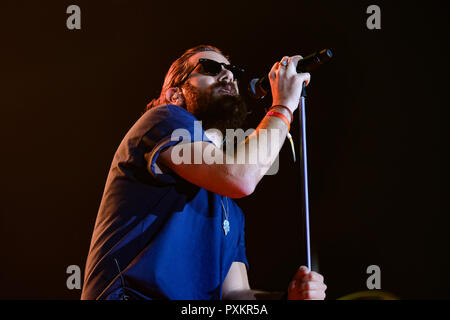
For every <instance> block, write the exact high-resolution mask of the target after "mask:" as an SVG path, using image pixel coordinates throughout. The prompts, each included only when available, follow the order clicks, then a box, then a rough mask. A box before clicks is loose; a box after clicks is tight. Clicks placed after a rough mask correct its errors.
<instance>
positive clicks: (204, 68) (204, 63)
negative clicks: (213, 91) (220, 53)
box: [179, 59, 245, 85]
mask: <svg viewBox="0 0 450 320" xmlns="http://www.w3.org/2000/svg"><path fill="white" fill-rule="evenodd" d="M199 65H200V66H201V68H200V70H199V73H201V74H205V75H208V76H217V75H218V74H219V73H221V72H222V66H223V67H224V68H225V69H227V70H229V71H231V73H232V74H233V78H234V80H239V79H240V78H241V76H242V74H243V73H244V72H245V70H244V69H242V68H239V67H237V66H233V65H231V64H226V63H220V62H217V61H214V60H210V59H199V60H198V62H197V64H196V65H195V66H194V67H193V68H192V70H191V71H190V72H189V73H188V74H187V75H186V76H185V77H184V78H183V80H181V81H180V83H179V85H182V84H183V83H184V82H185V81H186V80H187V79H188V78H189V76H190V75H191V73H192V72H193V71H194V70H195V69H196V68H197V67H198V66H199Z"/></svg>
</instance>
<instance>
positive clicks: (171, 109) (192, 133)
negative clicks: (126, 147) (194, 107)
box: [142, 105, 211, 183]
mask: <svg viewBox="0 0 450 320" xmlns="http://www.w3.org/2000/svg"><path fill="white" fill-rule="evenodd" d="M147 112H151V114H150V115H149V117H151V121H152V123H153V125H152V127H151V128H150V129H149V130H148V131H147V132H146V134H145V135H144V137H143V139H142V141H143V143H144V144H146V145H147V147H148V146H151V148H150V150H151V151H150V152H148V153H147V154H146V156H145V158H146V160H147V169H148V171H149V173H150V174H151V175H152V176H153V177H154V178H156V179H157V180H159V181H162V182H165V183H174V182H175V180H174V178H173V176H172V175H170V174H163V173H162V171H161V170H160V169H159V167H158V166H157V164H156V160H157V159H158V156H159V154H160V153H161V151H163V150H164V149H166V148H169V147H172V146H174V145H176V144H178V143H182V144H184V143H192V142H198V141H205V142H211V141H210V140H209V139H208V138H207V137H206V135H205V132H204V131H203V128H202V125H201V121H198V120H197V119H196V118H195V117H194V116H193V115H192V114H191V113H189V112H188V111H186V110H185V109H183V108H181V107H179V106H175V105H165V106H160V107H156V108H155V110H150V111H147ZM147 149H148V148H147Z"/></svg>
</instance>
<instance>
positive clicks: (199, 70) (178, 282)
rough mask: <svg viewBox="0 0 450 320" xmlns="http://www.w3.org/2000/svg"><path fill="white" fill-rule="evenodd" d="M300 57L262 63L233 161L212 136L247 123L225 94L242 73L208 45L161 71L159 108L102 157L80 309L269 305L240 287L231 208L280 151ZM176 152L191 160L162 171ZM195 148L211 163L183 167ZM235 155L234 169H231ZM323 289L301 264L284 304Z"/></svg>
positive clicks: (238, 227) (237, 234)
mask: <svg viewBox="0 0 450 320" xmlns="http://www.w3.org/2000/svg"><path fill="white" fill-rule="evenodd" d="M300 59H301V56H293V57H283V59H282V60H281V61H280V62H276V63H275V64H274V66H273V67H272V70H271V71H270V73H269V79H270V82H271V88H272V97H273V104H272V107H271V108H270V110H269V112H268V113H267V115H266V116H265V117H264V118H263V119H262V121H261V123H260V124H259V125H258V127H257V129H256V131H254V132H253V133H252V134H251V135H250V136H248V137H246V139H243V140H242V141H239V142H238V143H237V145H236V149H235V150H234V151H233V152H227V151H224V149H223V148H222V144H223V135H224V134H225V133H226V130H227V129H236V128H239V127H240V126H241V125H242V123H243V121H244V119H245V116H246V114H247V108H246V104H245V102H244V99H243V98H242V97H241V96H240V95H239V90H238V86H237V81H238V78H239V77H240V76H241V74H242V72H243V70H242V69H241V68H239V67H236V66H234V65H231V64H230V62H229V59H228V58H227V57H226V56H225V55H224V54H223V53H222V52H221V51H220V50H219V49H217V48H215V47H213V46H209V45H201V46H197V47H195V48H192V49H189V50H187V51H186V52H185V53H184V54H183V55H182V56H181V57H179V58H178V59H177V60H176V61H175V62H174V63H173V64H172V65H171V67H170V69H169V71H168V73H167V75H166V77H165V81H164V84H163V87H162V90H161V94H160V96H159V98H157V99H154V100H153V101H152V102H150V103H149V104H148V106H147V109H146V112H145V113H144V114H143V115H142V116H141V118H140V119H139V120H138V121H137V122H136V123H135V124H134V125H133V127H132V128H131V129H130V130H129V132H128V133H127V134H126V136H125V137H124V139H123V140H122V142H121V144H120V146H119V148H118V149H117V151H116V153H115V155H114V159H113V161H112V164H111V168H110V171H109V174H108V178H107V181H106V185H105V190H104V193H103V198H102V201H101V204H100V208H99V212H98V215H97V220H96V223H95V229H94V233H93V236H92V240H91V245H90V250H89V255H88V259H87V262H86V269H85V279H84V284H83V291H82V299H177V300H197V299H199V300H212V299H214V300H219V299H245V300H250V299H274V298H281V296H282V293H271V292H265V291H258V290H252V289H251V288H250V285H249V283H248V277H247V269H248V267H249V266H248V261H247V257H246V249H245V235H244V222H245V220H244V215H243V213H242V211H241V210H240V208H239V207H238V206H237V205H236V203H235V202H234V201H233V200H232V199H235V198H242V197H246V196H249V195H250V194H252V192H253V191H254V189H255V187H256V185H257V184H258V182H259V181H260V180H261V179H262V177H263V176H264V174H265V173H266V172H267V170H268V169H269V168H270V166H271V164H272V163H273V162H274V161H275V159H276V156H277V154H278V152H279V151H280V148H281V146H282V144H283V142H284V140H285V138H286V135H287V134H288V130H289V126H290V123H291V122H292V120H293V119H292V118H293V112H294V111H295V110H296V109H297V108H298V104H299V100H300V95H301V91H302V84H303V83H304V82H305V83H306V84H308V83H309V81H310V75H309V74H308V73H300V74H298V73H297V72H296V66H297V63H298V61H299V60H300ZM198 121H201V127H200V133H199V132H198V128H199V125H198V124H199V122H198ZM180 129H181V130H184V132H185V133H187V134H185V135H183V139H181V138H180V137H178V138H177V137H176V135H175V137H174V132H176V131H177V130H180ZM213 129H215V130H213ZM267 130H275V132H277V135H276V138H275V139H274V140H275V141H270V142H269V141H267V139H265V140H264V141H267V142H265V143H266V145H261V143H259V144H252V142H254V141H257V140H258V139H259V138H260V135H262V134H263V133H265V132H267ZM196 131H197V132H196ZM272 140H273V139H272ZM274 142H275V143H274ZM180 145H181V146H183V148H182V150H184V152H186V154H184V155H183V156H186V155H188V158H189V159H190V160H192V161H183V162H181V163H179V161H174V159H175V158H176V157H175V156H174V155H176V154H177V153H179V152H180V148H179V147H180ZM252 145H253V146H255V145H256V146H257V147H256V148H255V147H253V148H251V147H250V146H252ZM177 148H178V149H177ZM233 149H234V148H233ZM189 150H190V151H192V152H187V151H189ZM205 150H209V151H212V153H213V154H214V157H215V159H217V158H219V159H223V161H215V162H213V163H211V162H208V163H205V162H206V161H200V162H199V161H195V159H194V155H195V154H201V155H203V154H205V153H206V152H205ZM242 153H244V154H245V157H244V158H245V161H236V159H237V158H238V157H239V156H240V154H242ZM249 159H257V161H253V162H252V161H248V160H249ZM274 196H275V194H274ZM325 290H326V286H325V284H324V282H323V277H322V276H321V275H320V274H318V273H315V272H313V271H310V270H308V269H307V268H306V267H304V266H302V267H300V268H299V270H298V271H297V273H296V274H295V275H294V277H293V279H292V281H291V283H290V284H289V285H288V286H287V295H285V297H286V298H288V299H324V298H325Z"/></svg>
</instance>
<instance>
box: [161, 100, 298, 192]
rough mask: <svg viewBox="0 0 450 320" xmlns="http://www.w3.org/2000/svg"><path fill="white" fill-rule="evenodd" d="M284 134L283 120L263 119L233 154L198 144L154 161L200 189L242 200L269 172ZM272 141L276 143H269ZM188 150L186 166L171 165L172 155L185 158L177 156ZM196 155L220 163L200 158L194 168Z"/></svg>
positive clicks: (187, 146)
mask: <svg viewBox="0 0 450 320" xmlns="http://www.w3.org/2000/svg"><path fill="white" fill-rule="evenodd" d="M276 111H277V112H280V113H285V115H286V117H290V115H289V113H288V112H287V111H286V110H284V109H283V108H277V109H276ZM262 129H265V130H262ZM271 130H276V131H274V133H276V134H270V132H271ZM277 134H278V135H277ZM286 134H287V126H286V124H285V123H284V122H283V120H281V119H279V118H277V117H269V116H266V117H265V118H264V119H263V120H262V121H261V123H260V124H259V126H258V128H257V129H256V130H255V131H254V132H253V133H252V134H251V135H249V136H248V137H247V138H246V139H245V140H244V141H242V142H241V143H240V144H239V145H238V146H237V147H236V149H235V151H234V153H233V154H229V153H225V152H223V151H222V149H219V148H217V147H215V146H214V145H213V144H212V143H209V142H201V141H200V142H192V143H189V144H187V145H183V146H182V148H180V147H178V146H177V145H175V146H173V147H170V148H167V149H166V150H164V151H162V152H161V153H160V155H159V157H158V160H157V161H158V162H159V163H161V164H162V165H163V166H165V167H168V168H169V169H171V170H172V171H173V172H175V173H176V174H178V175H179V176H180V177H182V178H183V179H185V180H187V181H189V182H191V183H192V184H195V185H197V186H199V187H201V188H204V189H207V190H209V191H212V192H214V193H218V194H221V195H224V196H227V197H230V198H242V197H245V196H248V195H250V194H251V193H253V191H254V189H255V188H256V185H257V184H258V182H259V181H260V180H261V179H262V177H263V176H264V175H265V173H266V172H267V171H268V170H269V169H270V167H271V165H272V163H273V162H274V161H275V159H276V157H277V155H278V153H279V151H280V149H281V146H282V145H283V143H284V140H285V138H286ZM262 135H267V139H261V136H262ZM271 138H272V139H275V141H271V140H270V139H271ZM254 146H257V147H254ZM188 149H190V161H189V163H174V161H172V159H173V157H172V152H175V153H174V155H177V156H179V157H181V158H184V157H183V155H182V154H179V152H182V151H183V150H188ZM196 154H201V155H204V154H208V155H209V154H212V155H214V159H221V160H220V162H219V161H218V162H219V163H210V164H208V163H206V162H205V159H203V158H202V161H201V163H200V164H195V161H194V160H195V159H194V155H196ZM242 160H244V161H242ZM251 160H252V161H251ZM255 160H256V161H255Z"/></svg>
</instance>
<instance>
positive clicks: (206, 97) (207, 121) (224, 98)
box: [184, 82, 247, 137]
mask: <svg viewBox="0 0 450 320" xmlns="http://www.w3.org/2000/svg"><path fill="white" fill-rule="evenodd" d="M227 84H228V83H226V82H218V83H215V84H213V85H211V86H210V87H209V88H208V89H206V90H205V91H204V92H200V91H199V90H198V89H197V88H195V87H194V86H192V85H191V84H190V83H186V84H185V85H184V89H185V95H184V98H185V104H186V109H187V110H188V111H189V112H190V113H192V114H193V115H194V116H195V117H196V118H197V119H198V120H201V121H202V127H203V130H208V129H217V130H220V132H221V133H222V135H223V136H224V137H225V134H226V129H238V128H241V126H242V125H243V123H244V120H245V118H246V117H247V104H246V103H245V101H244V99H243V98H242V96H240V95H239V94H237V92H236V89H235V87H234V86H233V85H231V94H219V93H217V91H218V90H219V89H220V88H225V86H226V85H227Z"/></svg>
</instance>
